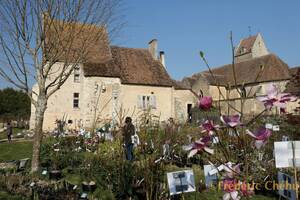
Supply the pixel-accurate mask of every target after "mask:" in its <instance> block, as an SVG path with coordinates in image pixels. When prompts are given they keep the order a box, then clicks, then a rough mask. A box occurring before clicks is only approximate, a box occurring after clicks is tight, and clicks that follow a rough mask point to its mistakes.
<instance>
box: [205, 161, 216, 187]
mask: <svg viewBox="0 0 300 200" xmlns="http://www.w3.org/2000/svg"><path fill="white" fill-rule="evenodd" d="M203 168H204V176H205V185H206V187H210V186H211V185H213V184H215V183H216V182H217V180H218V177H217V174H216V173H215V174H213V175H210V174H209V172H210V171H211V170H213V169H215V167H214V166H213V165H204V166H203Z"/></svg>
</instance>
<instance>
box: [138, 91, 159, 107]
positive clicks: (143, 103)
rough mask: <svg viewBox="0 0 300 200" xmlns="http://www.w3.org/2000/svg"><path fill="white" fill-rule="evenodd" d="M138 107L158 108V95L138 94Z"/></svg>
mask: <svg viewBox="0 0 300 200" xmlns="http://www.w3.org/2000/svg"><path fill="white" fill-rule="evenodd" d="M138 108H140V109H144V110H145V109H149V108H151V109H156V97H155V96H154V95H151V96H146V95H145V96H141V95H139V96H138Z"/></svg>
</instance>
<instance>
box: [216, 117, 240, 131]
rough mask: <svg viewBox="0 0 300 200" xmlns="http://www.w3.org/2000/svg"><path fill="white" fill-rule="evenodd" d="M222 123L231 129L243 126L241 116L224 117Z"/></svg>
mask: <svg viewBox="0 0 300 200" xmlns="http://www.w3.org/2000/svg"><path fill="white" fill-rule="evenodd" d="M220 119H221V121H222V122H223V123H224V124H226V125H227V126H229V127H230V128H235V127H236V126H239V125H241V121H240V119H241V115H232V116H225V115H222V116H221V117H220Z"/></svg>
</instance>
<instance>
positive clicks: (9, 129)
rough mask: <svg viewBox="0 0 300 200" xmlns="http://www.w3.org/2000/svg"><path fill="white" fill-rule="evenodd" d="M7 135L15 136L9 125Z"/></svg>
mask: <svg viewBox="0 0 300 200" xmlns="http://www.w3.org/2000/svg"><path fill="white" fill-rule="evenodd" d="M6 133H7V135H12V134H13V129H12V126H11V125H7V127H6Z"/></svg>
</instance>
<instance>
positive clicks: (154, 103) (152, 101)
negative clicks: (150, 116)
mask: <svg viewBox="0 0 300 200" xmlns="http://www.w3.org/2000/svg"><path fill="white" fill-rule="evenodd" d="M150 104H151V107H152V108H153V109H156V96H150Z"/></svg>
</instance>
